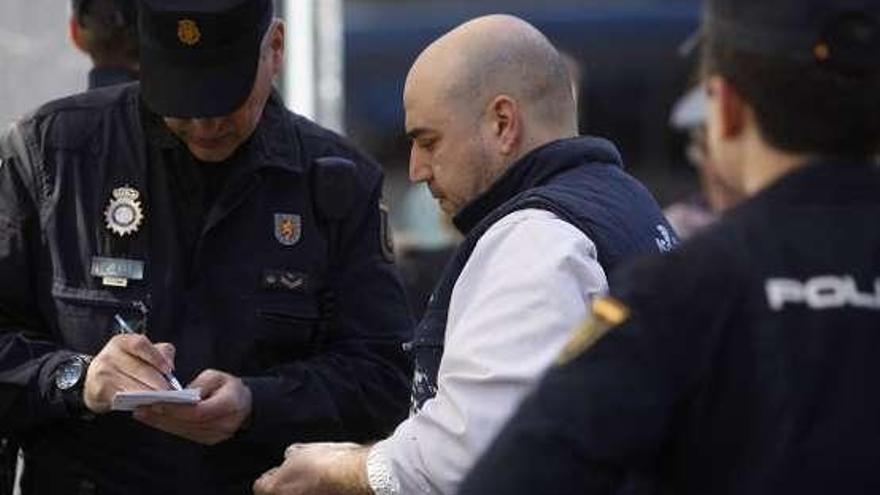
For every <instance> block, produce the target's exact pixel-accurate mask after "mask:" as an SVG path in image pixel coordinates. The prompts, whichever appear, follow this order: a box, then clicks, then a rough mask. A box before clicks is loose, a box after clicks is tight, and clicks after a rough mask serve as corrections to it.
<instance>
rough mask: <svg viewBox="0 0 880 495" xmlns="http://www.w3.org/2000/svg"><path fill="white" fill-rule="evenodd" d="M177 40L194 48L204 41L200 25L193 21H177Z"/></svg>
mask: <svg viewBox="0 0 880 495" xmlns="http://www.w3.org/2000/svg"><path fill="white" fill-rule="evenodd" d="M177 39H179V40H180V42H181V43H183V44H184V45H187V46H194V45H197V44H198V43H199V41H201V39H202V32H201V30H199V25H198V24H196V21H194V20H192V19H181V20H179V21H177Z"/></svg>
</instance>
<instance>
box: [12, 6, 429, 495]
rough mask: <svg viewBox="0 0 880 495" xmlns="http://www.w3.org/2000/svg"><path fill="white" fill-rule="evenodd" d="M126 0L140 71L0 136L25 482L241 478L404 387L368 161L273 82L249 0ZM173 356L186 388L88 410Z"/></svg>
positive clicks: (389, 415)
mask: <svg viewBox="0 0 880 495" xmlns="http://www.w3.org/2000/svg"><path fill="white" fill-rule="evenodd" d="M139 3H140V12H139V19H140V33H141V47H140V54H141V84H140V85H137V84H135V85H125V86H115V87H113V88H109V89H107V90H104V91H100V92H90V93H85V94H82V95H77V96H74V97H71V98H67V99H63V100H59V101H55V102H52V103H49V104H47V105H45V106H43V107H42V108H40V109H39V110H37V111H36V112H34V113H33V114H31V115H29V116H27V117H25V118H23V119H22V120H20V121H19V122H17V123H16V124H15V125H14V126H13V127H12V129H11V130H10V131H9V132H8V133H6V134H5V135H4V136H3V138H2V140H0V159H2V165H0V280H3V283H2V284H0V434H2V433H6V432H13V433H14V434H15V435H16V436H17V437H18V438H19V439H20V440H21V443H22V446H23V450H24V453H25V471H24V477H23V480H22V488H23V493H25V494H26V495H27V494H57V493H71V494H78V493H99V494H103V493H127V494H130V493H152V494H155V493H189V494H199V493H212V494H213V493H243V492H246V491H248V490H249V488H250V485H251V483H252V481H253V479H254V478H256V477H257V475H258V474H259V473H261V472H262V471H264V470H265V469H267V468H268V467H269V466H271V465H274V464H277V463H278V462H280V457H281V455H282V453H283V450H284V447H285V446H286V445H287V444H289V443H290V441H291V438H294V439H299V440H302V441H312V440H320V439H339V440H342V439H353V440H355V439H356V440H362V441H369V440H370V439H375V438H379V437H381V436H382V435H385V434H387V432H388V431H389V429H390V428H391V427H393V425H395V424H396V423H397V422H398V421H399V420H400V419H401V417H402V416H403V415H404V414H405V413H406V408H407V406H408V390H409V379H408V377H409V374H410V370H409V369H408V368H409V366H408V360H407V358H406V356H405V355H404V354H403V351H402V343H403V342H405V341H406V340H408V333H409V331H410V330H411V320H410V317H409V314H408V312H407V305H406V301H405V298H404V294H403V291H402V288H401V285H400V283H399V280H398V277H397V274H396V272H395V270H394V267H393V264H392V262H391V254H392V253H391V251H390V246H389V245H388V242H387V240H386V238H385V235H384V234H385V233H386V231H385V228H384V227H385V220H384V214H383V213H382V211H381V209H380V206H379V195H380V191H381V181H382V177H381V172H380V169H379V167H378V166H377V165H376V164H375V163H374V162H373V161H371V160H370V159H369V158H367V157H365V156H364V155H363V154H361V153H360V152H358V151H357V150H356V149H354V148H353V147H352V146H351V145H350V144H348V143H347V142H346V141H345V140H343V139H342V138H340V137H338V136H336V135H335V134H333V133H331V132H330V131H327V130H325V129H322V128H320V127H319V126H317V125H315V124H314V123H311V122H309V121H308V120H306V119H305V118H303V117H299V116H297V115H294V114H292V113H290V112H288V111H287V110H286V109H285V108H284V107H283V104H282V103H281V101H280V98H279V97H278V96H277V95H276V94H275V93H274V92H273V90H272V78H273V76H275V75H276V74H277V73H278V71H279V70H280V67H281V63H282V58H283V47H284V34H285V27H284V25H283V23H281V21H279V20H277V19H275V18H274V16H273V12H272V3H271V2H270V1H269V0H224V1H216V2H203V1H197V0H180V1H175V2H167V1H160V0H143V1H141V2H139ZM126 328H130V329H131V330H133V331H134V333H131V332H127V333H126V332H123V333H120V331H121V330H125V329H126ZM172 374H173V375H174V376H176V377H177V378H178V379H179V380H180V381H181V382H182V383H183V385H184V386H185V387H190V388H200V389H201V396H202V400H201V402H199V403H198V404H196V405H171V404H162V405H156V406H152V407H147V408H141V409H139V410H137V411H136V412H135V413H134V414H133V415H132V414H129V413H122V412H112V411H111V408H112V403H113V397H114V396H115V394H116V393H117V392H123V391H138V390H167V389H169V388H170V385H169V381H168V379H167V377H168V376H170V375H172Z"/></svg>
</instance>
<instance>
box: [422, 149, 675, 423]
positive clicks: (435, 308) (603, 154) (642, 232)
mask: <svg viewBox="0 0 880 495" xmlns="http://www.w3.org/2000/svg"><path fill="white" fill-rule="evenodd" d="M527 208H538V209H543V210H548V211H550V212H552V213H554V214H555V215H556V216H558V217H559V218H561V219H563V220H565V221H566V222H568V223H570V224H572V225H574V226H575V227H577V228H578V229H579V230H580V231H581V232H583V233H584V234H585V235H586V236H587V237H588V238H589V239H590V240H591V241H593V243H594V244H595V245H596V251H597V254H598V261H599V264H600V265H601V266H602V268H603V269H604V270H605V272H606V273H610V272H611V271H612V270H613V269H614V267H616V266H617V265H618V264H619V263H620V262H621V261H623V260H624V259H626V258H628V257H630V256H634V255H640V254H648V253H655V252H657V251H668V250H669V249H671V248H672V247H673V246H674V245H675V244H676V243H677V242H678V241H677V239H676V237H675V233H674V231H673V230H672V227H670V226H669V224H668V223H667V222H666V219H665V218H664V217H663V214H662V212H661V211H660V207H659V206H658V205H657V202H656V201H655V200H654V198H653V197H652V196H651V194H650V193H649V192H648V190H647V189H645V187H644V186H642V185H641V184H640V183H639V182H638V181H636V180H635V179H633V178H632V177H631V176H629V175H628V174H627V173H626V172H624V171H623V168H622V166H621V159H620V154H619V153H618V151H617V149H616V148H615V147H614V145H613V144H611V143H610V142H608V141H606V140H604V139H599V138H592V137H581V138H573V139H565V140H560V141H554V142H552V143H549V144H546V145H544V146H542V147H540V148H538V149H536V150H533V151H532V152H530V153H529V154H527V155H526V156H525V157H523V158H522V159H520V160H519V161H517V162H516V163H515V164H513V165H512V166H511V167H510V169H508V170H507V172H505V174H504V175H502V177H501V178H500V179H499V180H498V181H497V182H496V183H495V184H493V185H492V187H491V188H489V190H488V191H486V192H485V193H483V194H482V195H480V196H479V197H478V198H477V199H475V200H474V201H473V202H471V203H470V204H468V205H467V206H465V207H464V208H463V209H462V211H461V212H459V213H458V215H456V216H455V218H454V219H453V223H454V224H455V226H456V228H458V230H460V231H461V232H462V234H464V235H465V239H464V240H463V241H462V243H461V245H460V246H459V247H458V250H457V251H456V252H455V254H454V255H453V257H452V258H451V259H450V261H449V263H448V264H447V265H446V268H445V269H444V271H443V275H442V276H441V278H440V281H439V282H438V283H437V286H436V288H435V289H434V293H433V294H432V296H431V300H430V301H429V303H428V308H427V310H426V311H425V316H424V318H422V320H421V322H420V323H419V326H418V327H417V328H416V331H415V338H414V340H413V346H412V348H413V353H414V357H415V365H416V368H415V378H414V380H413V404H412V405H413V411H416V410H418V409H421V407H422V405H423V404H424V403H425V401H426V400H428V399H430V398H432V397H434V395H435V394H436V392H437V372H438V369H439V367H440V360H441V359H442V357H443V343H444V340H445V336H446V319H447V316H448V312H449V302H450V298H451V296H452V289H453V287H455V283H456V281H457V280H458V277H459V274H460V273H461V271H462V269H464V266H465V265H466V264H467V261H468V259H469V258H470V256H471V253H472V252H473V250H474V247H475V246H476V244H477V241H479V240H480V238H481V237H482V236H483V234H484V233H486V231H487V230H489V228H490V227H491V226H492V225H494V224H495V222H497V221H498V220H500V219H501V218H503V217H504V216H506V215H508V214H510V213H512V212H514V211H517V210H523V209H527ZM485 330H486V331H501V330H502V329H488V328H487V329H485Z"/></svg>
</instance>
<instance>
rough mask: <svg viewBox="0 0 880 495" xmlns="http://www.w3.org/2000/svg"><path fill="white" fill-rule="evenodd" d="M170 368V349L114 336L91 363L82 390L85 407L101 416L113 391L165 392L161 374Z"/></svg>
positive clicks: (143, 339) (136, 338)
mask: <svg viewBox="0 0 880 495" xmlns="http://www.w3.org/2000/svg"><path fill="white" fill-rule="evenodd" d="M173 369H174V346H172V345H171V344H153V343H152V342H150V340H149V339H148V338H146V337H144V336H143V335H135V334H125V335H117V336H115V337H113V338H112V339H110V341H109V342H107V345H105V346H104V348H103V349H101V352H99V353H98V355H97V356H95V358H94V359H93V360H92V364H91V365H89V371H88V373H86V381H85V385H84V387H83V400H84V401H85V404H86V407H88V408H89V410H90V411H92V412H93V413H96V414H100V413H105V412H107V411H109V410H110V406H111V405H112V404H113V396H114V395H116V393H117V392H127V391H135V390H168V388H169V385H168V381H167V380H165V377H164V376H162V372H165V373H170V372H171V371H172V370H173Z"/></svg>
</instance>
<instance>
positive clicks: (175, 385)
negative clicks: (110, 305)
mask: <svg viewBox="0 0 880 495" xmlns="http://www.w3.org/2000/svg"><path fill="white" fill-rule="evenodd" d="M113 318H115V319H116V323H118V324H119V330H120V331H119V333H122V334H137V332H135V331H134V330H133V329H132V328H131V327H130V326H129V325H128V323H126V321H125V320H124V319H123V318H122V317H121V316H119V314H118V313H117V314H115V315H113ZM160 373H162V376H164V377H165V380H167V381H168V384H169V385H171V388H172V389H173V390H183V387H182V386H181V385H180V382H179V381H177V378H175V377H174V375H173V374H171V372H170V371H169V372H165V371H161V370H160Z"/></svg>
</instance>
